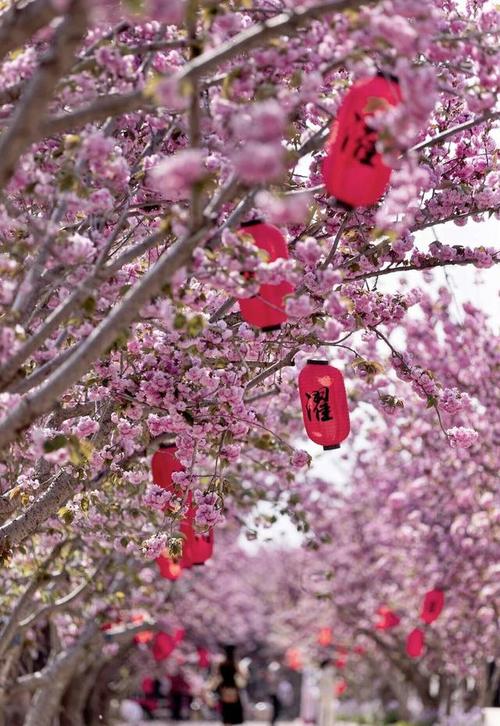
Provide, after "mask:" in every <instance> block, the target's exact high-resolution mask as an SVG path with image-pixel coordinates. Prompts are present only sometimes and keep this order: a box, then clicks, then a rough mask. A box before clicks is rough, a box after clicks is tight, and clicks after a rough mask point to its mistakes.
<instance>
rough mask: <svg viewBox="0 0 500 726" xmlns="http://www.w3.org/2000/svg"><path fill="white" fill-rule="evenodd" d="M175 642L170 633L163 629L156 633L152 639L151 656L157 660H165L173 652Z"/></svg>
mask: <svg viewBox="0 0 500 726" xmlns="http://www.w3.org/2000/svg"><path fill="white" fill-rule="evenodd" d="M175 646H176V643H175V641H174V639H173V638H172V636H171V635H169V634H168V633H165V632H163V631H161V632H159V633H156V635H155V638H154V641H153V657H154V659H155V661H157V662H159V661H162V660H166V659H167V658H168V656H169V655H170V654H171V653H172V652H173V650H174V648H175Z"/></svg>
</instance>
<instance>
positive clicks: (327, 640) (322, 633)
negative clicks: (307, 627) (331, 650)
mask: <svg viewBox="0 0 500 726" xmlns="http://www.w3.org/2000/svg"><path fill="white" fill-rule="evenodd" d="M332 642H333V634H332V629H331V628H320V630H319V633H318V643H319V645H322V646H323V647H324V648H326V646H327V645H331V644H332Z"/></svg>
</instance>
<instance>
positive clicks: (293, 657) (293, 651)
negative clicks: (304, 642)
mask: <svg viewBox="0 0 500 726" xmlns="http://www.w3.org/2000/svg"><path fill="white" fill-rule="evenodd" d="M285 663H286V665H287V667H288V668H290V669H291V670H292V671H300V669H301V668H302V656H301V654H300V650H298V648H288V650H287V651H286V653H285Z"/></svg>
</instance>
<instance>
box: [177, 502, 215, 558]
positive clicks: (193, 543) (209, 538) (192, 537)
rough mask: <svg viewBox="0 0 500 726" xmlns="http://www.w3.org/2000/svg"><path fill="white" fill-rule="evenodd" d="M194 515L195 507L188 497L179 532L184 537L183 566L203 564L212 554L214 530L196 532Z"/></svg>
mask: <svg viewBox="0 0 500 726" xmlns="http://www.w3.org/2000/svg"><path fill="white" fill-rule="evenodd" d="M195 515H196V509H195V507H194V506H193V504H192V498H191V497H190V498H189V505H188V511H187V514H186V516H185V517H184V519H183V520H182V522H181V534H182V535H183V537H184V544H183V547H182V559H181V565H182V566H183V567H184V568H186V567H192V566H193V565H204V564H205V562H206V561H207V560H209V559H210V558H211V557H212V554H213V549H214V531H213V529H210V530H209V531H208V532H204V533H202V534H199V533H198V532H196V529H195V526H194V519H195Z"/></svg>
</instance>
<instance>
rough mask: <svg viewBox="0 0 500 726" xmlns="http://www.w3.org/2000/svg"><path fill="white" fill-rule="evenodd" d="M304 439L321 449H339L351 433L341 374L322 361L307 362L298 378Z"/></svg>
mask: <svg viewBox="0 0 500 726" xmlns="http://www.w3.org/2000/svg"><path fill="white" fill-rule="evenodd" d="M299 392H300V402H301V404H302V415H303V417H304V425H305V427H306V431H307V435H308V436H309V438H310V439H311V440H312V441H314V442H315V443H316V444H321V445H322V446H323V448H324V449H326V450H328V449H338V448H339V446H340V443H341V442H342V441H344V439H346V438H347V436H348V434H349V430H350V424H349V409H348V407H347V395H346V392H345V387H344V378H343V376H342V373H341V372H340V371H339V370H338V369H337V368H334V367H333V366H330V365H328V362H327V361H325V360H308V361H307V365H306V366H305V367H304V368H303V369H302V370H301V372H300V375H299Z"/></svg>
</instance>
